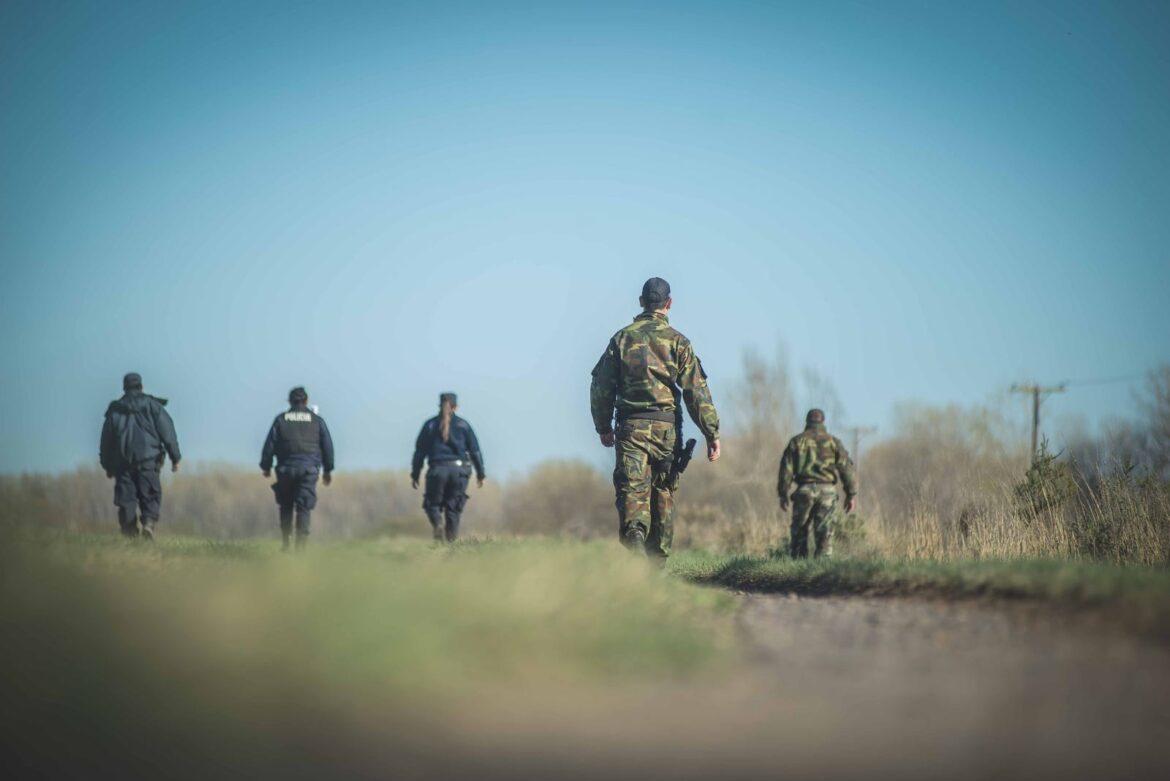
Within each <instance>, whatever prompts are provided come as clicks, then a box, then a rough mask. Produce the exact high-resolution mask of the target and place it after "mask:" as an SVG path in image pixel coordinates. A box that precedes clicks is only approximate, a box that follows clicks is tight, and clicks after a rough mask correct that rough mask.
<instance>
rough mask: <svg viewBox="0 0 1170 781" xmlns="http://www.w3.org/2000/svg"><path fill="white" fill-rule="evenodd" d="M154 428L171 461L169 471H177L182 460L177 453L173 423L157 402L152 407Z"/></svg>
mask: <svg viewBox="0 0 1170 781" xmlns="http://www.w3.org/2000/svg"><path fill="white" fill-rule="evenodd" d="M154 427H155V431H157V432H158V438H159V440H160V441H162V446H163V448H164V449H165V450H166V451H167V455H168V456H170V459H171V471H178V469H179V462H180V461H182V460H183V455H182V454H181V453H180V452H179V437H178V435H177V434H175V422H174V421H173V420H171V414H170V413H169V412H167V409H166V407H164V406H163V405H162V404H159V403H158V402H155V405H154Z"/></svg>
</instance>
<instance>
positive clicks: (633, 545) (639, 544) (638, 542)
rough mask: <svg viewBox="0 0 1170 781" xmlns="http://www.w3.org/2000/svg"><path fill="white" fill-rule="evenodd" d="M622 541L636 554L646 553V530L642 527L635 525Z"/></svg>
mask: <svg viewBox="0 0 1170 781" xmlns="http://www.w3.org/2000/svg"><path fill="white" fill-rule="evenodd" d="M622 542H623V543H624V544H625V546H626V547H627V548H629V549H630V552H632V553H633V554H634V555H635V556H645V555H646V532H644V531H642V529H641V528H640V527H638V526H635V527H634V528H632V529H630V530H629V531H628V532H626V537H625V539H624V540H623V541H622Z"/></svg>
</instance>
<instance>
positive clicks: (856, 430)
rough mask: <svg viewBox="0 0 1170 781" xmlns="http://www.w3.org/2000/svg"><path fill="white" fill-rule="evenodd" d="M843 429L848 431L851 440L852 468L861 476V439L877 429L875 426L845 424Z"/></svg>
mask: <svg viewBox="0 0 1170 781" xmlns="http://www.w3.org/2000/svg"><path fill="white" fill-rule="evenodd" d="M845 430H846V431H848V432H849V434H850V436H851V438H852V440H853V442H852V444H853V449H852V450H851V451H850V452H851V453H852V454H853V468H854V470H855V471H856V472H857V475H858V478H859V479H860V476H861V439H862V437H867V436H869V435H870V434H873V433H874V432H876V431H877V426H846V427H845Z"/></svg>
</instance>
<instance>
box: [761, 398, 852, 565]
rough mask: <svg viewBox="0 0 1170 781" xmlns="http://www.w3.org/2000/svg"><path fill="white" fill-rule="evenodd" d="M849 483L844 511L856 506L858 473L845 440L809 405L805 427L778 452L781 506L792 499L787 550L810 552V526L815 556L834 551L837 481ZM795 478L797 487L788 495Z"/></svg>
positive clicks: (798, 553) (799, 553)
mask: <svg viewBox="0 0 1170 781" xmlns="http://www.w3.org/2000/svg"><path fill="white" fill-rule="evenodd" d="M838 482H840V483H841V485H842V487H844V489H845V512H847V513H851V512H853V511H854V510H855V509H856V508H857V473H856V471H855V470H854V468H853V461H852V460H851V459H850V458H849V452H848V451H847V450H845V445H844V444H842V443H841V440H839V439H837V438H836V437H835V436H833V435H832V434H830V433H829V432H828V430H827V429H826V428H825V413H824V412H822V411H821V410H819V409H811V410H809V411H808V415H806V416H805V427H804V431H802V432H801V433H799V434H797V435H796V436H795V437H793V438H792V439H791V441H789V443H788V447H786V448H785V449H784V455H783V456H781V457H780V477H779V480H778V483H777V491H779V493H780V509H781V510H782V511H783V512H788V502H789V499H790V498H791V500H792V527H791V530H790V535H789V542H788V544H789V550H790V553H791V554H792V558H794V559H803V558H808V533H809V527H812V533H813V539H814V540H816V556H817V557H821V556H832V555H833V532H834V531H836V528H837V526H838V524H839V522H840V514H839V512H838V510H837V483H838ZM793 484H795V485H796V492H795V493H792V494H791V496H790V495H789V494H790V492H791V491H792V486H793Z"/></svg>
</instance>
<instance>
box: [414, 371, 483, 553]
mask: <svg viewBox="0 0 1170 781" xmlns="http://www.w3.org/2000/svg"><path fill="white" fill-rule="evenodd" d="M456 402H457V399H456V397H455V394H454V393H442V394H440V395H439V414H438V415H436V416H435V417H433V418H431V419H430V420H428V421H427V422H426V423H424V424H423V427H422V431H420V432H419V433H418V440H417V441H416V442H415V443H414V459H413V460H412V461H411V467H410V484H411V486H412V487H413V488H415V489H417V488H418V480H419V476H420V475H421V474H422V468H423V462H424V461H425V462H426V463H427V477H426V488H425V491H424V496H423V510H425V511H426V514H427V520H429V521H430V522H431V529H432V531H433V532H434V535H435V540H436V541H438V542H444V541H446V542H454V541H455V539H456V538H457V537H458V536H459V516H460V514H461V513H462V512H463V507H464V505H466V504H467V499H468V496H467V484H468V483H469V482H470V481H471V470H472V467H474V468H475V477H476V482H477V484H478V485H479V487H480V488H482V487H483V481H484V472H483V454H482V453H481V452H480V450H479V441H478V440H477V439H476V438H475V432H474V431H472V429H471V424H469V423H468V422H467V421H466V420H464V419H463V418H461V417H459V416H458V415H456V414H455V410H457V409H459V405H458V404H457V403H456Z"/></svg>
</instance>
